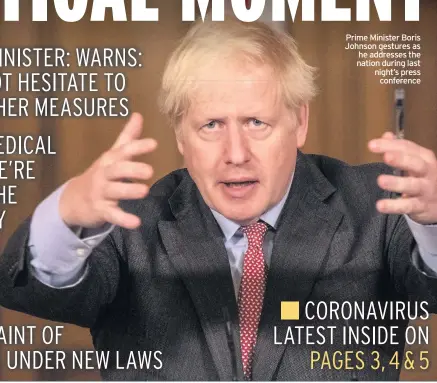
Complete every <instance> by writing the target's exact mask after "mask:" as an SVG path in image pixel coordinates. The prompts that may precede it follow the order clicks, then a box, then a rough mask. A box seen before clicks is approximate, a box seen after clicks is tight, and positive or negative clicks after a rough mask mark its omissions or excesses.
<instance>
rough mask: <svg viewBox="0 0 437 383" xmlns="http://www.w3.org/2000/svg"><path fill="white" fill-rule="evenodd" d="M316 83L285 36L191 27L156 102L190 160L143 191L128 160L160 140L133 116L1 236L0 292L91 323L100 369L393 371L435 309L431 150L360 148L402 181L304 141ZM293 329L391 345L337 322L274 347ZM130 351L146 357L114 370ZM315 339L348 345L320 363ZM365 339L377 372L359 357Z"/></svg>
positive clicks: (376, 375) (150, 373)
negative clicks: (291, 310)
mask: <svg viewBox="0 0 437 383" xmlns="http://www.w3.org/2000/svg"><path fill="white" fill-rule="evenodd" d="M314 93H315V92H314V84H313V70H312V68H311V67H309V66H308V65H307V64H306V63H305V62H304V61H303V60H302V58H301V57H300V56H299V54H298V52H297V50H296V47H295V45H294V41H293V40H292V38H291V37H290V36H288V35H286V34H285V33H282V32H280V31H274V30H272V29H271V28H270V27H268V26H266V25H264V24H261V23H253V24H244V23H240V22H237V21H235V20H229V21H226V22H224V23H211V22H207V23H205V24H202V23H198V24H196V25H195V26H194V27H193V28H192V30H191V31H190V32H189V33H188V35H187V37H186V38H185V39H184V40H183V41H182V43H181V45H180V46H179V47H178V49H177V50H176V51H175V53H174V54H173V56H172V58H171V59H170V61H169V64H168V66H167V69H166V72H165V74H164V79H163V93H162V98H161V107H162V110H163V112H164V113H166V114H167V115H168V117H169V118H170V121H171V123H172V124H173V126H174V128H175V132H176V137H177V142H178V147H179V150H180V151H181V153H182V154H183V156H184V159H185V162H186V165H187V169H182V170H177V171H175V172H173V173H171V174H169V175H167V176H166V177H164V178H163V179H162V180H160V181H159V182H157V183H156V184H155V185H153V186H152V187H151V188H150V190H149V188H148V187H147V186H145V185H144V184H143V183H142V182H141V181H144V180H147V179H149V178H150V177H151V176H152V169H151V167H150V166H149V165H147V164H143V163H139V162H135V161H134V160H133V158H134V157H135V156H137V155H140V154H144V153H147V152H150V151H151V150H153V149H154V148H155V147H156V142H155V141H154V140H151V139H140V135H141V131H142V123H143V121H142V118H141V117H140V116H139V115H137V114H134V115H133V116H132V118H131V119H130V121H129V122H128V123H127V125H126V126H125V128H124V130H123V131H122V133H121V134H120V136H119V138H118V140H117V142H116V143H115V144H114V146H113V147H112V148H111V149H110V150H109V151H108V152H106V153H104V154H103V155H102V156H101V157H100V158H99V159H98V160H97V161H96V162H95V163H94V164H93V165H92V166H91V167H90V168H89V169H87V170H86V171H85V172H84V173H83V174H81V175H79V176H77V177H75V178H73V179H72V180H70V181H69V182H68V183H67V184H66V185H64V186H63V187H61V188H60V189H58V190H57V191H55V192H54V193H53V194H52V195H51V196H50V197H49V198H48V199H46V200H45V201H43V202H42V203H41V204H40V205H39V206H38V208H37V209H36V211H35V213H34V214H33V216H32V217H31V218H29V219H28V220H27V221H25V222H24V223H23V224H22V225H21V226H20V227H19V228H18V230H17V231H16V233H15V234H14V235H13V236H12V238H11V239H10V241H9V243H8V245H7V247H6V249H5V252H4V254H3V255H2V257H1V258H0V286H1V287H0V289H1V290H0V303H1V304H2V305H4V306H5V307H8V308H11V309H14V310H19V311H24V312H27V313H29V314H32V315H36V316H40V317H43V318H48V319H51V320H56V321H64V322H68V323H74V324H77V325H80V326H86V327H89V328H90V329H91V333H92V336H93V340H94V345H95V348H96V349H97V350H110V351H111V352H112V354H111V355H112V358H111V362H110V365H109V367H108V368H107V369H105V370H102V371H101V373H102V376H103V378H104V379H119V380H126V379H127V380H137V379H138V380H146V379H159V380H219V379H220V380H231V379H232V378H233V377H234V376H236V377H238V378H245V379H253V380H272V379H278V380H295V379H297V380H304V379H312V380H321V379H350V378H353V377H356V378H358V379H381V378H383V379H397V378H398V376H399V372H400V370H399V369H397V368H395V367H394V366H393V365H390V364H389V361H390V359H391V358H392V357H393V355H394V353H396V352H399V357H400V358H402V354H403V347H404V343H405V338H404V335H403V330H405V328H406V326H407V323H408V319H409V318H410V317H411V316H414V315H416V316H419V315H421V314H423V311H425V312H435V311H436V310H437V301H436V298H437V279H436V278H435V273H434V270H437V264H436V263H437V262H435V260H434V257H435V254H436V253H437V252H436V251H435V250H436V246H435V242H433V238H434V234H435V227H434V226H432V225H431V224H432V223H434V222H436V221H437V193H436V192H437V182H436V180H437V162H436V159H435V157H434V154H433V153H432V152H430V151H429V150H427V149H424V148H422V147H420V146H418V145H416V144H414V143H412V142H409V141H406V140H395V139H394V137H393V136H392V135H391V134H388V133H387V134H386V135H384V136H383V137H382V138H380V139H377V140H373V141H371V142H370V143H369V148H370V149H371V150H372V151H374V152H377V153H383V154H384V160H385V161H386V162H387V164H388V165H390V166H393V167H397V168H400V169H403V170H405V171H406V172H408V175H407V176H406V177H396V176H393V175H391V174H390V173H391V170H390V168H389V167H388V166H386V165H383V164H374V165H364V166H348V165H347V164H344V163H342V162H340V161H338V160H335V159H332V158H328V157H324V156H312V155H304V154H302V153H301V152H300V151H299V148H301V147H302V146H303V145H304V143H305V138H306V133H307V126H308V102H309V101H310V99H311V98H312V96H313V95H314ZM127 179H128V180H130V181H131V182H125V181H126V180H127ZM376 180H378V184H379V186H380V188H379V187H377V184H376ZM391 192H397V193H402V198H391V197H392V193H391ZM375 205H376V207H377V208H375ZM407 215H408V216H407ZM283 301H294V302H299V303H300V305H299V307H300V310H299V319H298V320H296V321H293V322H290V321H284V320H281V302H283ZM392 301H398V302H403V303H405V307H407V308H405V309H404V310H401V311H403V312H404V314H405V316H404V317H402V316H401V317H397V318H393V317H387V316H384V315H383V314H382V313H380V312H378V313H377V316H376V317H375V318H370V319H369V318H362V317H361V318H360V317H359V315H355V316H354V317H353V318H352V319H349V318H345V317H344V316H342V315H340V316H336V315H330V316H328V318H327V319H324V318H321V317H320V315H313V314H314V312H313V311H311V310H312V308H314V307H315V306H316V305H317V304H318V303H325V304H328V306H329V303H331V302H336V303H337V304H344V303H348V304H350V305H353V304H354V303H360V302H362V303H363V304H364V305H365V307H367V308H368V307H369V305H371V304H372V302H373V303H375V302H392ZM308 302H312V305H311V306H309V305H308ZM407 302H408V303H409V305H410V306H408V305H407ZM423 302H424V303H425V305H423ZM415 303H420V304H421V306H420V307H421V308H422V310H419V309H414V307H415ZM411 307H413V309H411ZM424 307H425V310H423V308H424ZM412 311H413V313H411V312H412ZM316 314H317V313H316ZM319 314H320V313H319ZM337 314H338V311H337ZM228 325H229V326H228ZM299 326H303V327H304V328H307V329H309V328H312V327H313V326H314V327H319V328H320V329H322V330H323V329H325V330H326V328H327V326H336V328H338V329H340V328H341V327H343V326H346V327H350V328H353V327H355V326H358V327H360V328H361V327H363V326H384V328H390V326H397V327H398V329H399V334H400V335H399V336H400V341H399V342H398V343H397V344H395V343H393V342H392V343H391V344H390V343H387V344H383V345H371V344H370V345H365V344H357V345H348V344H345V342H344V341H343V340H342V338H341V332H335V334H334V335H333V337H332V339H330V340H329V341H328V340H326V339H328V338H326V339H325V341H324V342H314V341H313V340H314V338H311V339H310V338H308V337H307V336H304V337H303V340H301V341H299V342H291V341H288V342H286V340H287V339H288V340H290V334H291V335H293V337H294V338H297V333H298V331H300V330H299ZM326 334H327V333H326ZM230 339H232V341H231V342H230ZM317 339H318V340H320V338H317ZM232 343H234V344H235V346H236V347H235V352H234V353H235V355H234V353H233V352H232ZM230 346H231V347H230ZM116 351H117V352H118V353H116ZM142 351H152V352H159V354H158V355H159V358H156V360H155V362H154V363H152V364H151V366H150V367H149V368H143V369H139V368H134V367H133V366H132V365H131V366H130V368H126V367H127V364H128V363H129V358H131V356H132V352H134V353H135V354H136V352H142ZM314 351H318V352H319V353H320V354H323V353H326V355H328V358H332V356H333V353H334V352H335V351H340V352H341V353H342V355H346V351H352V353H353V357H352V359H353V361H352V362H349V363H351V364H352V365H353V368H345V367H344V368H338V369H336V368H332V367H329V368H328V367H326V366H325V368H321V365H320V364H317V363H316V362H315V361H314V360H312V359H311V358H312V355H313V354H312V352H314ZM374 352H377V353H378V354H377V355H378V360H379V362H380V363H381V365H384V366H386V368H385V370H382V369H373V368H372V366H374V365H375V354H374ZM135 354H134V355H135ZM349 367H350V366H349Z"/></svg>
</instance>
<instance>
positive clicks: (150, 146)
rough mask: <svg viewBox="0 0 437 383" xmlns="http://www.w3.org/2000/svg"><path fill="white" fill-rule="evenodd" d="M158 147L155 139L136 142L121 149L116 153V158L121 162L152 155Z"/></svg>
mask: <svg viewBox="0 0 437 383" xmlns="http://www.w3.org/2000/svg"><path fill="white" fill-rule="evenodd" d="M157 146H158V143H157V142H156V140H154V139H153V138H143V139H141V140H135V141H132V142H128V143H127V144H125V145H123V146H121V147H119V148H118V149H117V150H116V152H115V157H116V158H118V159H119V160H121V159H127V158H132V157H134V156H139V155H142V154H147V153H150V152H152V151H154V150H155V149H156V147H157Z"/></svg>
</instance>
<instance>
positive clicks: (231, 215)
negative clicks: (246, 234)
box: [219, 206, 263, 226]
mask: <svg viewBox="0 0 437 383" xmlns="http://www.w3.org/2000/svg"><path fill="white" fill-rule="evenodd" d="M219 213H220V214H221V215H223V216H224V217H226V218H227V219H229V220H231V221H234V222H236V223H238V224H240V225H242V226H246V225H250V224H251V223H254V222H256V221H258V219H259V217H260V216H261V215H262V213H263V212H262V211H261V209H260V210H259V211H258V210H256V211H255V210H254V209H253V206H251V207H250V208H249V207H238V208H234V209H232V208H230V207H227V208H225V209H223V210H222V211H221V212H220V211H219Z"/></svg>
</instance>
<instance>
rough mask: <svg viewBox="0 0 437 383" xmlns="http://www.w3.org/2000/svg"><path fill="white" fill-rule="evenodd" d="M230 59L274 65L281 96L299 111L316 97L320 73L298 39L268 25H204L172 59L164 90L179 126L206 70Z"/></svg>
mask: <svg viewBox="0 0 437 383" xmlns="http://www.w3.org/2000/svg"><path fill="white" fill-rule="evenodd" d="M227 59H236V60H238V61H242V60H243V59H244V60H248V61H249V62H252V63H255V64H261V65H263V64H264V65H268V66H269V67H270V68H271V69H273V72H274V74H275V76H276V79H275V80H276V81H277V83H278V86H279V91H280V95H281V96H282V97H283V100H284V101H285V103H286V105H287V106H288V107H289V108H290V109H292V110H293V111H295V110H296V108H297V107H299V106H300V105H302V104H304V103H307V102H309V101H311V99H312V98H313V97H314V96H315V94H316V86H315V83H314V77H315V68H313V67H311V66H309V65H308V64H307V63H306V62H305V61H304V60H303V58H302V57H301V56H300V54H299V52H298V50H297V46H296V42H295V40H294V39H293V38H292V37H291V36H290V35H289V34H288V33H286V32H284V31H281V30H278V29H276V28H273V27H271V26H269V25H268V24H266V23H263V22H253V23H244V22H242V21H239V20H237V19H236V18H228V19H227V20H226V21H216V22H214V21H210V20H205V21H202V20H198V21H196V22H195V23H194V25H193V26H192V27H191V28H190V30H189V31H188V33H187V34H186V35H185V37H184V38H183V39H182V41H181V43H180V44H179V46H178V47H177V48H176V50H175V51H174V52H173V53H172V55H171V56H170V59H169V61H168V63H167V66H166V69H165V72H164V75H163V78H162V86H161V94H160V97H159V106H160V110H161V112H162V113H163V114H164V115H165V116H166V117H167V118H168V119H169V121H170V124H171V125H172V126H173V127H176V126H177V125H178V122H179V121H180V118H181V117H182V116H183V115H184V113H185V112H186V111H187V110H188V108H189V107H190V99H191V97H192V95H193V92H194V89H195V85H196V81H198V80H200V79H201V78H200V77H201V76H202V73H203V70H204V69H207V68H208V66H209V65H211V64H213V63H217V62H220V61H222V62H226V60H227Z"/></svg>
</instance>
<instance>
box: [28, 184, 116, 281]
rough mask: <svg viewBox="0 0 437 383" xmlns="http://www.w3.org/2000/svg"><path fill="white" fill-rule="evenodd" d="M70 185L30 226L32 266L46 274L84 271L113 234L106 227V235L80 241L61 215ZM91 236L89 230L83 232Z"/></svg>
mask: <svg viewBox="0 0 437 383" xmlns="http://www.w3.org/2000/svg"><path fill="white" fill-rule="evenodd" d="M65 186H66V184H64V185H63V186H61V187H60V188H58V189H57V190H56V191H55V192H53V193H52V194H51V195H50V196H49V197H47V198H46V199H45V200H44V201H43V202H41V203H40V204H39V205H38V207H37V208H36V210H35V212H34V214H33V216H32V220H31V223H30V235H29V247H30V252H31V256H32V260H31V265H32V266H33V267H34V268H35V269H38V270H39V271H41V272H43V273H49V274H56V275H67V274H69V273H72V272H74V271H77V270H80V269H81V266H83V265H84V264H85V262H86V259H87V258H88V256H89V255H90V254H91V252H92V250H93V249H94V247H96V246H98V245H99V244H100V243H101V242H102V241H103V240H104V239H105V238H106V236H107V235H108V234H109V233H110V232H111V231H112V229H113V225H105V226H104V227H102V231H101V232H98V231H96V230H97V229H95V230H93V231H91V236H87V237H86V238H80V237H79V236H78V235H77V234H76V233H75V232H73V230H72V229H71V228H70V227H68V226H67V225H66V224H65V222H64V221H63V220H62V218H61V216H60V214H59V199H60V197H61V194H62V192H63V190H64V188H65ZM82 231H83V232H84V233H83V234H88V232H89V231H88V230H82Z"/></svg>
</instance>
